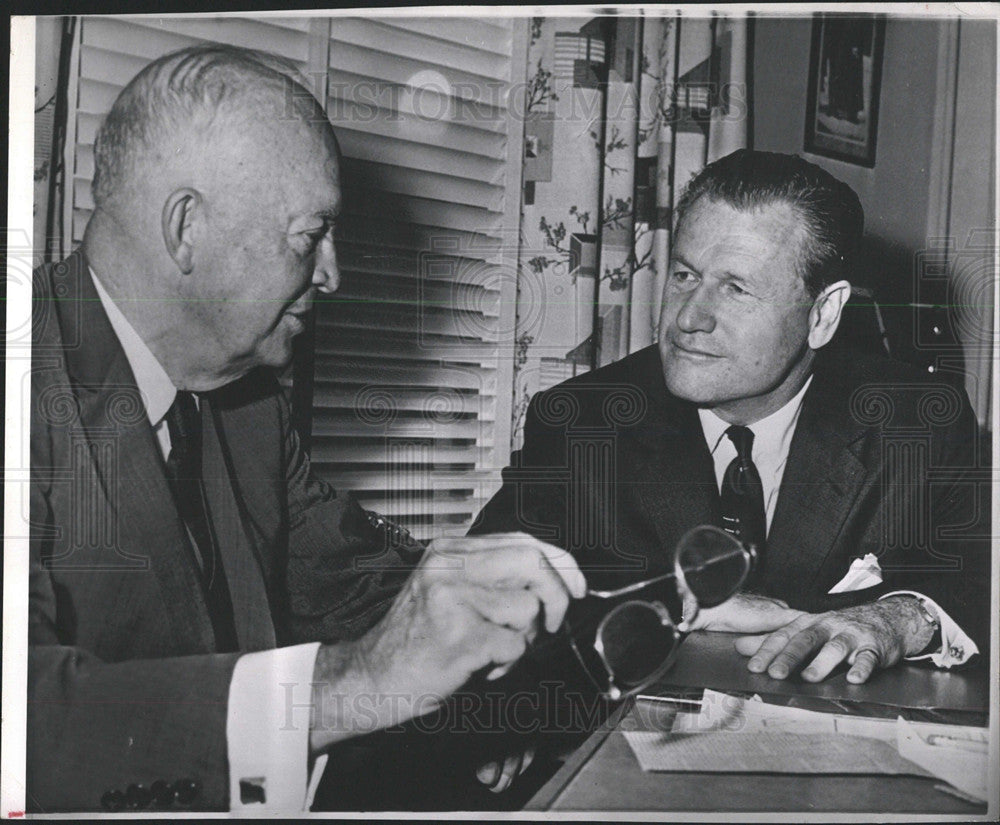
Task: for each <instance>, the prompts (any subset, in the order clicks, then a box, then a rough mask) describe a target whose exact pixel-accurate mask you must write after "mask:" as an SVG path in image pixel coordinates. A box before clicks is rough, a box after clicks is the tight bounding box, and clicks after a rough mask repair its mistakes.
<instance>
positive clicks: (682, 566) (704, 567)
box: [564, 525, 757, 700]
mask: <svg viewBox="0 0 1000 825" xmlns="http://www.w3.org/2000/svg"><path fill="white" fill-rule="evenodd" d="M756 559H757V553H756V549H755V548H754V547H753V546H752V545H751V546H746V545H744V544H742V543H741V542H739V541H738V540H737V539H735V538H734V537H733V536H731V535H730V534H729V533H727V532H725V531H724V530H720V529H719V528H718V527H712V526H710V525H703V526H701V527H695V528H694V529H692V530H689V531H688V532H687V533H685V534H684V536H683V537H682V538H681V540H680V542H678V544H677V548H676V549H675V551H674V569H673V570H671V571H670V572H669V573H664V574H663V575H660V576H656V577H654V578H651V579H646V580H645V581H641V582H635V583H633V584H629V585H626V586H625V587H620V588H618V589H616V590H588V591H587V595H588V596H589V597H590V598H594V599H604V600H617V599H623V598H626V601H622V602H620V603H619V604H617V605H615V606H614V607H612V608H611V609H610V610H609V611H608V612H607V613H605V614H604V616H603V617H602V618H601V619H600V621H599V622H598V624H597V626H596V628H594V630H593V632H592V638H591V632H590V631H588V629H587V625H586V624H585V623H584V624H581V625H580V626H578V627H576V628H573V627H571V626H570V624H569V621H568V620H567V621H566V622H565V623H564V627H565V629H566V631H567V632H568V633H569V641H570V646H571V647H572V649H573V653H574V654H575V656H576V658H577V661H578V662H579V663H580V665H581V667H582V668H583V670H584V672H585V673H586V674H587V677H588V678H589V679H590V681H591V682H593V683H594V686H595V687H596V688H597V689H598V690H599V691H601V693H603V694H604V695H605V696H606V697H607V698H609V699H614V700H617V699H621V698H623V697H625V696H629V695H631V694H633V693H637V692H639V691H641V690H643V689H644V688H647V687H649V685H651V684H652V683H653V682H655V681H656V680H657V679H659V678H660V676H662V675H663V674H664V673H666V672H667V670H669V668H670V666H671V665H672V664H673V662H674V659H675V658H676V657H677V652H678V650H679V648H680V641H681V635H682V634H681V632H680V631H679V630H678V629H677V627H676V625H675V624H674V622H673V620H672V619H671V616H670V612H669V611H668V610H667V608H666V606H665V605H664V604H663V603H662V602H661V601H656V600H652V599H639V598H627V597H630V596H632V594H634V593H637V592H639V591H641V590H644V589H645V588H647V587H649V586H651V585H654V584H657V583H658V582H662V581H665V580H667V579H674V580H675V582H676V583H677V585H678V590H680V588H681V587H683V588H686V589H687V591H688V592H689V593H690V594H691V595H692V596H693V597H694V598H695V600H696V601H697V602H698V605H699V607H714V606H716V605H719V604H722V602H724V601H725V600H726V599H728V598H729V597H730V596H732V595H733V593H735V592H736V591H737V590H738V589H739V588H740V586H741V585H742V584H743V582H744V581H745V580H746V577H747V575H748V574H749V573H750V571H751V570H752V569H753V566H754V564H755V562H756Z"/></svg>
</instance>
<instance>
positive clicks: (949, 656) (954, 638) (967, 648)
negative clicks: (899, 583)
mask: <svg viewBox="0 0 1000 825" xmlns="http://www.w3.org/2000/svg"><path fill="white" fill-rule="evenodd" d="M890 596H915V597H916V598H918V599H920V600H921V601H922V602H923V603H924V604H925V605H927V608H928V609H929V610H931V611H933V612H934V613H936V614H937V617H938V621H939V622H940V623H941V649H940V650H936V651H932V652H930V653H924V654H922V655H920V656H907V657H906V661H908V662H918V661H921V660H923V659H930V660H931V661H932V662H933V663H934V664H935V665H937V666H938V667H943V668H951V667H954V666H955V665H962V664H965V663H966V662H967V661H969V659H971V658H972V657H973V656H975V655H976V654H977V653H979V648H978V647H977V646H976V643H975V642H974V641H972V639H970V638H969V636H968V635H967V634H966V632H965V631H964V630H962V628H961V627H959V625H958V623H957V622H956V621H955V620H954V619H953V618H952V617H951V616H949V615H948V614H947V612H945V610H944V609H943V608H942V607H941V606H940V605H939V604H938V603H937V602H935V601H934V600H933V599H929V598H927V596H925V595H924V594H923V593H916V592H914V591H913V590H894V591H893V592H892V593H886V594H885V595H884V596H881V597H880V598H879V601H881V600H882V599H888V598H889V597H890Z"/></svg>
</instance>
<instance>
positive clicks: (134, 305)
mask: <svg viewBox="0 0 1000 825" xmlns="http://www.w3.org/2000/svg"><path fill="white" fill-rule="evenodd" d="M293 72H294V67H292V66H291V65H290V64H287V63H284V62H282V61H280V60H279V59H277V58H274V57H271V56H269V55H264V54H261V53H258V52H251V51H248V50H245V49H237V48H233V47H225V46H202V47H196V48H192V49H185V50H184V51H181V52H177V53H175V54H172V55H168V56H166V57H164V58H161V59H160V60H157V61H155V62H154V63H152V64H151V65H150V66H148V67H147V68H145V69H144V70H143V71H142V72H140V73H139V75H138V76H136V78H135V79H134V80H133V81H132V82H131V83H129V85H128V86H127V87H126V88H125V90H124V91H123V92H122V93H121V95H120V96H119V98H118V100H117V101H116V102H115V105H114V107H113V108H112V110H111V113H110V114H109V115H108V117H107V120H106V122H105V124H104V125H103V126H102V128H101V130H100V133H99V134H98V137H97V141H96V146H95V166H96V174H95V177H94V200H95V204H96V207H97V208H96V211H95V213H94V216H93V217H92V218H91V221H90V223H89V225H88V227H87V232H86V234H85V237H84V247H85V249H86V253H87V255H88V258H89V259H90V262H91V264H92V265H93V266H94V268H95V271H96V272H98V274H99V276H100V278H101V280H102V282H103V283H104V284H105V286H107V287H108V291H109V294H110V295H111V297H112V298H113V299H115V300H116V301H119V300H121V302H122V304H121V305H122V308H123V311H125V313H126V315H127V317H128V318H129V320H130V321H131V322H132V324H133V326H134V327H135V328H136V330H137V331H139V333H140V335H141V336H142V337H143V339H144V340H145V341H146V343H147V344H148V345H149V346H150V348H151V349H152V350H153V353H154V355H156V357H157V358H158V359H159V360H160V363H161V364H163V366H164V368H165V369H166V370H167V372H168V374H169V375H170V377H171V379H173V380H174V383H175V384H176V385H177V386H178V387H181V388H183V389H195V390H204V389H212V388H213V387H216V386H219V385H221V384H223V383H226V382H228V381H231V380H233V379H235V378H238V377H240V376H241V375H244V374H245V373H246V372H248V371H249V370H251V369H253V368H254V367H258V366H261V365H267V366H273V367H283V366H285V365H286V364H287V363H288V361H289V359H290V358H291V352H292V350H291V340H292V338H293V337H294V336H295V335H296V334H297V333H299V332H301V330H302V329H303V324H304V321H303V317H304V315H305V313H306V312H307V311H308V309H309V308H310V306H311V304H312V302H313V299H314V298H315V295H316V293H317V292H319V291H323V292H331V291H333V290H334V289H336V288H337V283H338V278H339V273H338V269H337V263H336V250H335V247H334V242H333V238H334V228H333V227H334V223H335V220H336V216H337V214H338V212H339V211H340V208H341V191H340V151H339V148H338V147H337V142H336V138H335V137H334V135H333V130H332V129H331V127H330V124H329V122H327V120H326V117H325V115H324V114H323V111H322V109H321V107H320V106H319V104H318V103H317V102H316V100H315V99H314V98H313V97H312V95H310V94H309V92H308V91H306V89H305V87H304V86H303V85H301V83H300V82H298V81H296V80H295V79H294V77H293V74H292V73H293ZM137 297H140V298H141V300H135V299H136V298H137Z"/></svg>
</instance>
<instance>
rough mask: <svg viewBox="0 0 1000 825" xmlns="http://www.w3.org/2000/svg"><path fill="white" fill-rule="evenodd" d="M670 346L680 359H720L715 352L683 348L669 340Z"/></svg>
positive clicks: (688, 347) (689, 347)
mask: <svg viewBox="0 0 1000 825" xmlns="http://www.w3.org/2000/svg"><path fill="white" fill-rule="evenodd" d="M670 345H671V346H672V347H673V348H674V349H675V350H677V352H679V353H680V354H681V356H682V357H687V358H694V359H706V360H707V359H711V358H722V356H721V355H719V354H718V353H715V352H709V351H708V350H703V349H698V348H697V347H691V346H684V345H682V344H678V343H677V342H676V341H674V340H673V339H671V341H670Z"/></svg>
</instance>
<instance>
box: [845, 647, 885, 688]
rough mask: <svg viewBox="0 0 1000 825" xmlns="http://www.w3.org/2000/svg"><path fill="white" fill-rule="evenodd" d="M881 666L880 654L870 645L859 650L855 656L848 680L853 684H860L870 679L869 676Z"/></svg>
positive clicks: (848, 672)
mask: <svg viewBox="0 0 1000 825" xmlns="http://www.w3.org/2000/svg"><path fill="white" fill-rule="evenodd" d="M878 666H879V655H878V653H877V652H876V651H875V650H874V649H873V648H870V647H866V648H863V649H861V650H859V651H858V652H857V653H856V654H855V657H854V664H853V666H852V667H851V669H850V670H849V671H847V681H848V682H850V683H851V684H852V685H860V684H862V683H863V682H867V681H868V677H869V676H871V675H872V673H874V672H875V668H877V667H878Z"/></svg>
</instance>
